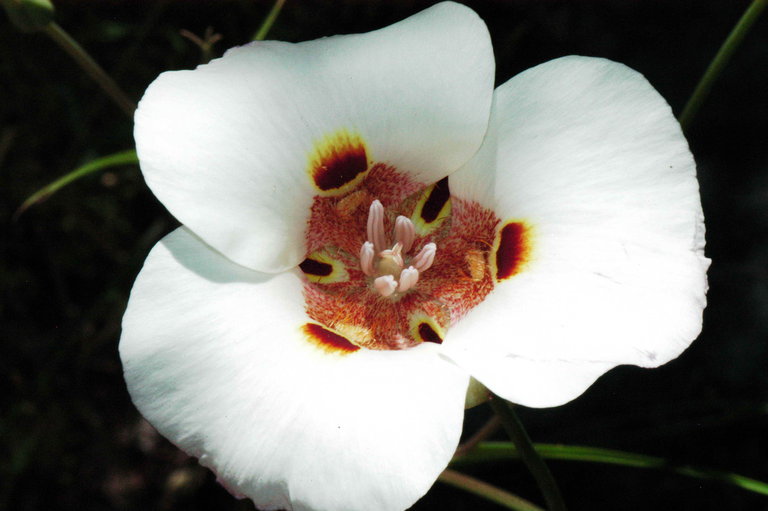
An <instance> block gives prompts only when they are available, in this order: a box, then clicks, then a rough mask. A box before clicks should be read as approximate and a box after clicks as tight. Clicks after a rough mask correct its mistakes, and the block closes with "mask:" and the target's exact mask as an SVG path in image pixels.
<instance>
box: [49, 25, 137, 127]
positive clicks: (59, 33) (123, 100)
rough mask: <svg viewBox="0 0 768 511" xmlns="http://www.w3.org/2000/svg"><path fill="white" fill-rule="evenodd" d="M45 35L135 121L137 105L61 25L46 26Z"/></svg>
mask: <svg viewBox="0 0 768 511" xmlns="http://www.w3.org/2000/svg"><path fill="white" fill-rule="evenodd" d="M44 30H45V33H46V34H48V36H50V38H51V39H53V40H54V42H56V44H58V45H59V46H60V47H61V48H62V49H63V50H64V51H65V52H67V53H68V54H69V56H70V57H72V58H73V59H74V60H75V62H77V65H79V66H80V68H82V70H83V71H85V72H86V74H88V76H90V77H91V78H93V80H94V81H95V82H96V83H97V84H98V85H99V87H101V89H102V90H103V91H104V92H105V93H106V94H107V96H109V97H110V98H111V99H112V101H114V102H115V103H116V104H117V106H118V107H120V109H121V110H122V111H123V112H125V114H126V115H127V116H128V117H130V118H131V119H133V112H134V110H136V105H135V104H134V103H133V101H131V100H130V99H128V96H126V94H125V93H124V92H123V91H122V90H121V89H120V87H119V86H118V85H117V84H116V83H115V81H114V80H112V78H110V77H109V75H108V74H107V72H106V71H104V69H102V68H101V66H99V64H97V63H96V61H95V60H93V59H92V58H91V56H90V55H88V52H86V51H85V50H84V49H83V47H82V46H80V45H79V44H78V43H77V41H75V40H74V39H72V37H71V36H70V35H69V34H68V33H67V32H66V31H65V30H64V29H63V28H61V27H60V26H59V25H57V24H56V23H54V22H52V23H49V24H48V25H46V27H45V29H44Z"/></svg>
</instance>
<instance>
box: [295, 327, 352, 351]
mask: <svg viewBox="0 0 768 511" xmlns="http://www.w3.org/2000/svg"><path fill="white" fill-rule="evenodd" d="M303 330H304V333H305V334H306V335H307V338H308V339H309V340H311V341H313V342H315V343H316V344H317V345H318V346H319V347H321V348H323V349H324V350H325V351H329V352H336V353H342V354H343V353H352V352H354V351H357V350H359V349H360V347H359V346H355V345H354V344H352V343H351V342H350V341H349V339H347V338H346V337H343V336H341V335H339V334H337V333H334V332H331V331H330V330H327V329H325V328H323V327H322V326H320V325H318V324H315V323H307V324H305V325H304V327H303Z"/></svg>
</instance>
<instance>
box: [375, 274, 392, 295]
mask: <svg viewBox="0 0 768 511" xmlns="http://www.w3.org/2000/svg"><path fill="white" fill-rule="evenodd" d="M373 287H375V288H376V291H378V292H379V294H380V295H381V296H389V295H391V294H392V293H394V292H395V289H397V281H396V280H395V277H393V276H392V275H382V276H381V277H377V278H376V279H375V280H374V281H373Z"/></svg>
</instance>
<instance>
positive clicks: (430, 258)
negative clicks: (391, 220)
mask: <svg viewBox="0 0 768 511" xmlns="http://www.w3.org/2000/svg"><path fill="white" fill-rule="evenodd" d="M436 252H437V245H435V244H434V243H427V244H426V245H424V248H422V249H421V251H420V252H419V253H418V254H416V257H414V258H413V259H412V260H411V264H412V265H413V267H414V268H416V269H417V270H419V271H420V272H423V271H426V270H427V269H428V268H429V267H430V266H432V263H433V262H435V253H436Z"/></svg>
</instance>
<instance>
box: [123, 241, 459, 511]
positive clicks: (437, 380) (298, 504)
mask: <svg viewBox="0 0 768 511" xmlns="http://www.w3.org/2000/svg"><path fill="white" fill-rule="evenodd" d="M307 321H308V319H307V318H306V316H305V313H304V299H303V296H302V282H301V280H300V278H299V277H298V276H297V275H296V274H294V273H293V272H287V273H282V274H278V275H265V274H260V273H256V272H253V271H250V270H247V269H244V268H242V267H240V266H237V265H235V264H233V263H231V262H229V261H228V260H227V259H226V258H224V257H223V256H222V255H220V254H218V253H217V252H215V251H214V250H212V249H210V248H209V247H207V246H206V245H204V244H203V243H202V242H201V241H200V240H199V239H198V238H196V237H194V235H192V234H190V233H189V232H188V231H186V230H184V229H179V230H177V231H176V232H174V233H172V234H170V235H169V236H168V237H166V238H165V239H164V240H162V241H161V242H160V243H159V244H158V245H157V246H156V247H155V248H154V249H153V250H152V252H151V253H150V255H149V257H148V258H147V261H146V263H145V266H144V269H143V270H142V272H141V274H140V275H139V277H138V278H137V280H136V283H135V285H134V288H133V291H132V293H131V299H130V302H129V305H128V310H127V312H126V315H125V318H124V320H123V335H122V339H121V341H120V355H121V358H122V360H123V365H124V369H125V377H126V381H127V382H128V389H129V391H130V393H131V396H132V398H133V400H134V402H135V403H136V405H137V407H138V408H139V410H140V411H141V412H142V414H144V416H145V417H146V418H147V419H148V420H149V421H150V422H151V423H152V424H153V425H154V426H155V427H157V428H158V429H159V430H160V432H161V433H162V434H163V435H165V436H167V437H168V438H169V439H170V440H171V441H173V442H174V443H175V444H177V445H178V446H179V447H181V448H182V449H184V450H185V451H187V452H188V453H189V454H191V455H193V456H197V457H199V458H200V460H201V463H203V464H204V465H206V466H209V467H211V468H212V469H213V470H215V471H216V472H217V474H218V476H219V477H220V478H221V479H223V480H224V481H225V482H226V484H227V486H228V487H230V488H232V489H233V491H236V492H239V493H242V494H245V495H247V496H249V497H250V498H251V499H253V500H254V502H255V503H256V505H257V506H258V507H259V508H260V509H295V510H318V511H320V510H328V509H333V510H342V511H343V510H392V511H395V510H397V511H399V510H402V509H405V508H406V507H408V506H410V505H411V504H412V503H413V502H414V501H415V500H416V499H418V498H419V497H420V496H421V495H423V494H424V493H425V492H426V491H427V489H429V487H430V486H431V484H432V483H433V482H434V480H435V479H436V477H437V476H438V474H439V473H440V472H441V471H442V470H443V469H444V468H445V466H446V464H447V463H448V461H449V460H450V458H451V455H452V454H453V451H454V449H455V448H456V445H457V443H458V439H459V435H460V432H461V424H462V418H463V407H464V399H465V393H466V389H467V384H468V377H467V376H466V374H465V373H464V372H463V371H460V370H458V369H457V368H456V367H455V366H454V365H453V364H451V363H450V362H447V361H445V359H444V358H442V357H440V356H438V354H437V351H438V349H439V348H438V347H437V346H433V345H429V346H427V345H426V344H427V343H425V345H424V346H421V347H418V348H414V349H410V350H407V351H382V352H375V351H367V350H359V351H355V352H351V353H346V354H344V353H339V352H325V351H323V350H321V349H319V348H318V347H317V345H314V344H312V343H310V342H309V341H307V339H306V338H305V337H304V336H303V335H302V334H301V326H302V325H304V324H305V323H306V322H307Z"/></svg>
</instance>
